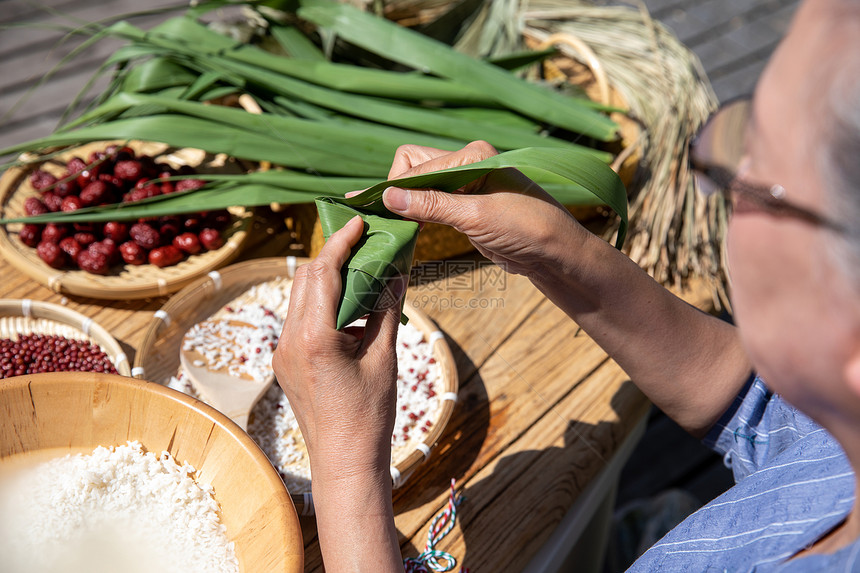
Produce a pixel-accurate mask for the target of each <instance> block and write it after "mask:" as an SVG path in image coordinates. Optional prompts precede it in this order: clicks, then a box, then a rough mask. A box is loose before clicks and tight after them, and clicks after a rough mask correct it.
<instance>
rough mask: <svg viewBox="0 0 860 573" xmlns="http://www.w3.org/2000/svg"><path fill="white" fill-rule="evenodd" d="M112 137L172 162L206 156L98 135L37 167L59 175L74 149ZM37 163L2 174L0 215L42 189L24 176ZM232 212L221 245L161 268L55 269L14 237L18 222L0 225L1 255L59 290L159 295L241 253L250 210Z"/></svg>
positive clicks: (85, 149) (11, 213)
mask: <svg viewBox="0 0 860 573" xmlns="http://www.w3.org/2000/svg"><path fill="white" fill-rule="evenodd" d="M111 143H116V144H125V145H128V146H129V147H131V148H132V149H134V150H135V152H136V153H138V154H139V153H147V154H149V155H151V156H153V157H156V158H158V157H160V158H163V159H164V160H166V161H167V162H168V163H171V164H172V165H174V166H178V165H181V164H187V165H191V166H193V167H198V166H200V165H201V162H203V161H205V160H206V159H207V157H206V156H205V154H203V153H202V152H197V150H171V149H169V148H168V147H167V146H166V145H164V144H160V143H152V142H141V141H131V142H123V141H120V142H116V141H101V142H96V143H89V144H87V145H83V146H80V147H76V148H74V149H70V150H68V151H64V152H63V153H60V154H59V155H57V156H55V157H53V158H51V159H48V160H47V161H45V162H44V163H43V164H42V165H41V168H42V169H44V170H45V171H49V172H51V173H54V174H55V175H61V174H62V172H63V170H64V168H63V167H62V166H61V163H65V161H66V160H68V159H69V158H71V157H72V156H74V155H77V156H79V157H82V158H86V157H88V156H89V154H90V152H91V151H94V150H101V149H104V148H105V147H107V146H108V145H110V144H111ZM209 159H211V158H209ZM36 168H37V166H35V165H32V166H27V167H26V168H17V167H13V168H11V169H9V170H7V171H6V172H5V173H4V174H3V176H2V177H0V216H2V217H9V218H12V217H23V216H25V215H26V213H25V212H24V201H25V200H26V199H27V198H28V197H33V196H39V195H40V194H39V192H38V191H36V190H35V189H33V187H32V186H31V185H30V182H29V180H28V177H29V174H30V173H31V172H32V171H33V170H34V169H36ZM201 170H203V169H201ZM206 170H211V168H207V169H206ZM231 213H232V214H233V222H232V223H231V225H230V226H229V227H228V228H227V230H225V232H224V233H223V236H224V246H222V247H221V248H220V249H217V250H214V251H207V252H205V253H201V254H199V255H192V256H189V257H187V258H186V259H185V260H183V261H182V262H181V263H179V264H177V265H173V266H170V267H165V268H159V267H156V266H155V265H149V264H145V265H122V266H118V267H115V268H116V269H118V270H116V271H114V272H113V274H110V275H106V276H101V275H96V274H92V273H88V272H86V271H81V270H61V269H60V270H58V269H54V268H51V267H49V266H48V265H46V264H45V263H44V261H42V259H40V258H39V255H38V254H36V249H34V248H32V247H28V246H27V245H25V244H24V243H22V242H21V240H20V239H19V238H18V231H19V230H20V229H21V227H22V224H21V223H13V224H9V225H5V226H3V225H0V255H2V256H3V257H4V258H5V259H6V260H7V261H9V262H10V263H11V264H12V265H14V266H15V267H16V268H17V269H18V270H20V271H21V272H23V273H25V274H27V275H28V276H29V277H31V278H32V279H34V280H35V281H37V282H38V283H40V284H42V285H45V286H47V287H48V288H51V289H52V290H54V291H55V292H58V293H64V294H71V295H76V296H86V297H92V298H100V299H109V300H126V299H136V298H147V297H153V296H163V295H166V294H170V293H172V292H176V291H177V290H179V289H181V288H182V287H184V286H185V285H187V284H188V283H190V282H192V281H194V280H195V279H196V278H198V277H199V276H201V275H204V274H206V273H207V272H209V271H211V270H212V269H216V268H219V267H222V266H224V265H226V264H227V263H229V262H230V261H232V260H233V259H234V258H235V257H236V255H238V254H239V248H240V247H241V245H242V242H243V241H244V240H245V238H246V236H247V232H248V228H249V226H250V224H251V221H252V215H253V212H252V211H250V210H247V209H242V208H239V209H234V210H231Z"/></svg>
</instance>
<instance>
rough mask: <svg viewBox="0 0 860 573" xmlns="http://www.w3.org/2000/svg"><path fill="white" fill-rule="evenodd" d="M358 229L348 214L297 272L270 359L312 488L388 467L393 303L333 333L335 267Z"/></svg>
mask: <svg viewBox="0 0 860 573" xmlns="http://www.w3.org/2000/svg"><path fill="white" fill-rule="evenodd" d="M361 232H362V222H361V219H360V218H358V217H356V218H354V219H353V220H352V221H350V222H349V223H347V225H346V226H344V227H343V229H341V230H340V231H338V232H337V233H335V234H333V235H332V236H331V237H330V238H329V240H328V242H327V243H326V245H325V247H323V249H322V251H321V252H320V254H319V255H318V256H317V257H316V259H314V261H312V262H311V263H308V264H306V265H303V266H301V267H300V268H299V269H298V271H297V272H296V277H295V280H294V282H293V287H292V294H291V298H290V306H289V310H288V314H287V317H286V321H285V323H284V329H283V332H282V333H281V337H280V340H279V342H278V347H277V349H276V350H275V356H274V359H273V361H272V366H273V368H274V371H275V374H276V376H277V379H278V383H279V384H280V386H281V388H283V390H284V392H285V393H286V395H287V398H288V399H289V401H290V405H291V406H292V409H293V411H294V412H295V415H296V419H297V420H298V423H299V427H300V428H301V431H302V436H303V437H304V439H305V442H306V443H307V447H308V453H309V455H310V460H311V469H312V472H313V475H314V478H313V481H314V483H316V482H317V476H318V474H322V473H325V472H333V473H336V474H337V473H338V472H344V473H341V474H338V476H339V477H344V476H347V477H348V476H349V475H361V474H367V473H376V474H378V473H379V472H380V471H384V472H385V474H386V475H387V473H388V468H389V465H390V456H391V433H392V430H393V426H394V404H395V401H396V398H397V394H396V386H395V381H396V377H397V355H396V351H395V342H396V336H397V328H398V325H399V319H400V306H399V302H398V303H395V304H392V305H391V306H389V307H388V308H386V309H380V310H376V311H375V312H373V313H372V314H371V316H370V318H369V319H368V321H367V324H366V326H365V327H364V328H363V329H356V328H347V329H344V331H338V330H335V319H336V314H337V304H338V300H339V297H340V293H341V279H340V268H341V267H342V265H343V264H344V263H345V262H346V260H347V258H348V257H349V252H350V248H351V247H352V246H353V245H354V244H355V243H356V242H357V241H358V239H359V237H360V236H361ZM404 287H405V281H403V280H398V281H397V284H395V285H392V286H391V288H392V289H394V292H393V294H394V295H395V296H394V297H382V298H383V299H386V300H391V299H396V300H397V301H399V299H400V297H401V296H402V293H403V291H404V290H405V288H404ZM320 477H322V476H320Z"/></svg>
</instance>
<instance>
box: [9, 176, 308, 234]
mask: <svg viewBox="0 0 860 573" xmlns="http://www.w3.org/2000/svg"><path fill="white" fill-rule="evenodd" d="M318 193H319V190H311V191H301V190H290V189H285V188H284V187H279V186H272V185H264V184H259V183H250V184H233V183H231V184H229V185H223V186H216V187H210V188H201V189H198V190H194V191H185V192H180V193H171V194H169V195H159V196H157V197H151V198H149V199H143V200H141V201H136V202H134V203H116V204H112V205H104V206H101V207H87V208H83V209H78V210H76V211H58V212H56V213H45V214H43V215H33V216H30V217H18V218H8V219H0V223H2V224H6V223H24V222H26V223H84V222H86V223H104V222H107V221H128V220H136V219H140V218H148V217H161V216H166V215H181V214H183V213H197V212H200V211H212V210H216V209H226V208H228V207H236V206H242V207H257V206H263V205H270V204H271V203H310V202H311V201H313V200H314V197H315V196H316V195H317V194H318Z"/></svg>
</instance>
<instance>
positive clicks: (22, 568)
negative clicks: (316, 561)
mask: <svg viewBox="0 0 860 573" xmlns="http://www.w3.org/2000/svg"><path fill="white" fill-rule="evenodd" d="M0 404H2V406H0V409H2V420H3V421H2V424H0V486H2V487H0V570H2V571H4V572H7V573H18V572H21V573H23V572H27V573H42V572H45V573H47V572H49V571H50V572H53V571H64V572H77V571H81V572H83V571H87V572H100V571H105V572H107V571H123V572H124V573H136V572H138V571H140V572H144V571H146V572H151V571H159V573H172V572H176V573H179V572H180V571H181V572H200V573H204V572H205V573H240V572H241V573H269V572H271V573H275V572H277V573H298V572H300V571H302V570H303V567H304V562H303V561H304V557H303V545H302V534H301V528H300V525H299V521H298V517H297V514H296V510H295V507H294V506H293V504H292V502H291V500H290V496H289V494H288V493H287V490H286V488H285V487H284V485H283V482H282V481H281V478H280V477H279V475H278V473H277V471H275V469H274V468H273V467H272V465H271V464H270V463H269V461H268V459H267V458H266V455H265V454H264V453H263V452H262V451H261V450H260V448H259V447H257V445H256V444H255V443H254V442H253V440H251V438H250V437H249V436H248V435H247V434H246V433H244V432H242V431H241V430H240V429H239V428H238V427H237V426H236V425H235V424H233V423H232V422H231V421H230V420H229V419H227V418H226V417H225V416H223V415H222V414H221V413H219V412H218V411H216V410H214V409H213V408H210V407H209V406H207V405H206V404H203V403H202V402H200V401H198V400H195V399H193V398H191V397H189V396H186V395H184V394H182V393H180V392H176V391H173V390H171V389H169V388H165V387H164V386H162V385H160V384H154V383H151V382H144V381H141V380H135V379H133V378H128V377H124V376H118V375H113V374H97V373H89V372H86V373H85V372H70V373H49V374H36V375H27V376H19V377H16V378H9V379H7V380H4V381H2V382H0Z"/></svg>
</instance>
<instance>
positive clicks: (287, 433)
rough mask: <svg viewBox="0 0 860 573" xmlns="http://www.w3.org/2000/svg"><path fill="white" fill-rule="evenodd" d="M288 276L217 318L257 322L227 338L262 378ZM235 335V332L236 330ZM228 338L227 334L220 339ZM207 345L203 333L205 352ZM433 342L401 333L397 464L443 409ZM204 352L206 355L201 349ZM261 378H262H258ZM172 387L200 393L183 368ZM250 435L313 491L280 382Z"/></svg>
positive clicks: (295, 486)
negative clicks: (242, 333)
mask: <svg viewBox="0 0 860 573" xmlns="http://www.w3.org/2000/svg"><path fill="white" fill-rule="evenodd" d="M291 285H292V281H291V280H289V279H276V280H272V281H268V282H265V283H261V284H258V285H255V286H253V287H251V288H250V289H249V290H248V291H246V292H245V293H243V294H242V295H240V296H239V297H237V298H236V299H234V300H232V301H230V302H229V303H227V304H226V305H224V307H223V308H221V309H220V310H219V311H218V312H216V313H215V314H214V315H213V316H212V317H210V318H213V319H222V320H233V321H239V322H244V323H246V324H250V325H253V326H254V327H256V329H257V331H256V333H255V334H248V335H247V336H244V337H238V336H227V335H225V336H227V338H232V339H233V340H236V341H237V342H239V343H240V344H245V345H246V346H245V347H244V348H239V349H231V351H232V352H239V353H240V355H241V356H243V357H244V360H243V367H242V371H241V373H242V374H245V375H249V376H252V377H255V378H257V377H258V376H263V375H264V374H263V373H264V371H265V370H267V369H268V372H271V363H272V355H273V352H274V349H275V346H276V344H277V340H278V336H279V335H280V333H281V329H282V328H283V323H284V318H285V317H286V315H287V309H288V308H289V303H290V287H291ZM231 334H232V333H231ZM218 338H220V339H222V340H223V338H224V336H220V337H218ZM204 345H205V340H204V339H203V338H202V337H201V339H200V342H199V345H197V344H195V347H196V348H197V349H198V350H200V349H201V348H202V347H203V346H204ZM432 350H433V349H432V346H431V344H430V343H429V342H428V341H427V340H425V338H424V334H423V333H422V332H421V331H420V330H418V329H417V328H415V327H414V326H412V325H411V324H405V325H401V326H400V329H399V330H398V333H397V364H398V375H397V414H396V418H395V422H394V433H393V435H392V436H391V447H392V463H393V464H396V463H397V462H398V460H400V459H403V458H405V457H406V456H408V455H409V454H410V453H412V452H413V451H414V450H415V448H416V446H417V445H418V444H419V443H420V442H423V441H424V440H425V438H426V437H427V434H428V433H429V432H430V431H431V429H432V428H433V424H434V423H435V422H436V419H437V415H438V412H439V405H440V401H439V396H438V394H441V393H442V390H443V389H442V388H441V383H440V382H439V381H438V380H437V378H438V369H437V365H436V361H435V359H434V357H433V352H432ZM201 354H204V355H205V354H206V353H205V352H201ZM257 379H259V378H257ZM167 383H168V385H169V386H170V387H171V388H174V389H178V390H181V391H183V392H185V393H187V394H191V395H192V396H195V397H198V398H199V396H198V395H197V393H196V392H195V391H194V389H193V388H192V387H191V385H190V383H189V382H188V380H187V377H186V375H185V373H184V372H183V371H182V369H181V368H180V370H179V372H178V373H177V375H176V376H174V377H172V378H171V379H170V380H169V381H168V382H167ZM248 433H249V434H250V435H251V437H252V438H254V440H255V441H256V442H257V443H258V444H259V446H260V447H261V448H262V450H263V451H264V452H266V455H267V456H268V457H269V459H270V460H271V461H272V463H273V465H274V466H275V467H276V468H277V469H278V471H279V472H280V474H281V477H282V478H283V479H284V483H285V484H286V485H287V489H289V491H290V493H302V492H307V491H310V489H311V488H310V478H311V476H310V463H309V460H308V456H307V450H306V448H305V444H304V440H303V439H302V435H301V432H300V431H299V429H298V423H297V422H296V418H295V416H294V415H293V412H292V409H291V408H290V403H289V402H288V401H287V399H286V396H285V395H284V392H283V391H282V390H281V388H280V387H279V386H278V384H277V383H274V384H272V387H271V388H269V391H268V392H267V393H266V394H265V395H264V396H263V398H262V399H261V400H260V401H259V402H258V404H257V407H256V408H255V409H254V410H253V412H252V413H251V417H250V421H249V424H248Z"/></svg>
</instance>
